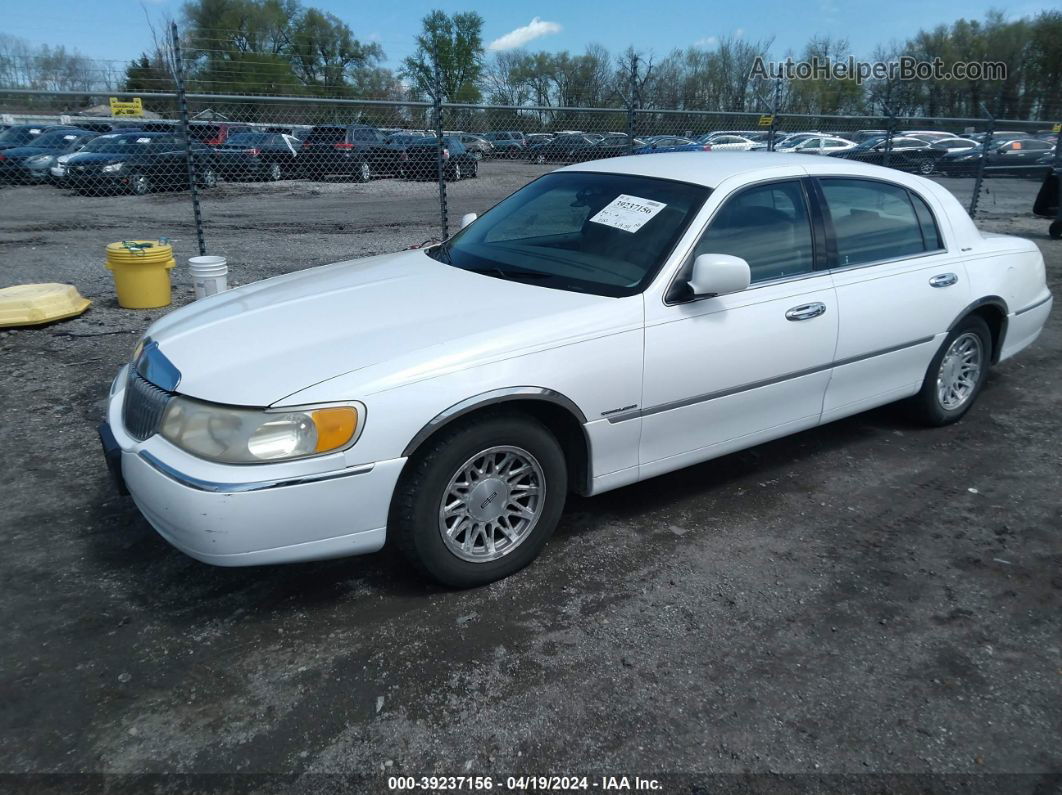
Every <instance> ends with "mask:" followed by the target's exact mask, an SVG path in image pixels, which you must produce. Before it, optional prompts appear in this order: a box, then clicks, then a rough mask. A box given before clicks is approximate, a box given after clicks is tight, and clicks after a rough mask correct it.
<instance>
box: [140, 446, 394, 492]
mask: <svg viewBox="0 0 1062 795" xmlns="http://www.w3.org/2000/svg"><path fill="white" fill-rule="evenodd" d="M139 456H140V457H141V458H142V459H144V461H146V462H147V463H148V464H150V465H151V466H152V467H154V468H155V469H156V470H158V471H159V472H161V473H162V474H163V475H166V477H168V478H170V479H171V480H175V481H177V482H178V483H180V484H181V485H182V486H187V487H188V488H190V489H195V490H196V491H207V492H212V493H216V494H240V493H243V492H248V491H264V490H266V489H277V488H283V487H285V486H298V485H301V484H303V483H319V482H320V481H323V480H335V479H336V478H345V477H348V476H350V475H364V474H365V473H366V472H371V471H372V470H373V467H374V466H375V464H361V465H359V466H352V467H347V468H346V469H336V470H332V471H330V472H316V473H313V474H310V475H295V476H293V477H290V478H283V479H278V480H256V481H252V482H250V483H215V482H214V481H211V480H202V479H200V478H195V477H192V476H191V475H186V474H184V473H183V472H181V471H180V470H177V469H174V468H173V467H172V466H170V465H169V464H167V463H165V462H163V461H160V460H159V459H158V458H157V457H156V456H154V455H152V454H151V453H149V452H148V451H147V450H141V451H140V453H139Z"/></svg>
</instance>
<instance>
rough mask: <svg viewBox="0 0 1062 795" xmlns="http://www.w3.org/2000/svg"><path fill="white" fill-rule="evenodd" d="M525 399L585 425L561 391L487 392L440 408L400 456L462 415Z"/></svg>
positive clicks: (512, 389)
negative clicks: (559, 410)
mask: <svg viewBox="0 0 1062 795" xmlns="http://www.w3.org/2000/svg"><path fill="white" fill-rule="evenodd" d="M524 397H527V398H532V399H535V400H544V401H546V402H547V403H555V404H557V405H558V406H561V407H563V408H565V409H567V410H568V411H569V412H570V413H571V414H573V415H574V416H575V418H576V419H577V420H578V421H579V424H580V425H586V415H585V414H583V412H582V409H580V408H579V407H578V406H577V405H576V404H575V403H574V402H573V401H572V400H571V399H570V398H567V397H565V396H564V395H562V394H561V393H560V392H555V391H553V390H552V389H546V388H544V387H540V386H511V387H505V388H504V389H494V390H492V391H490V392H483V393H482V394H479V395H473V396H472V397H470V398H465V399H464V400H462V401H460V402H458V403H454V404H453V405H452V406H450V407H449V408H447V409H443V410H442V411H441V412H439V413H438V414H436V415H435V416H434V417H433V418H432V419H431V420H430V421H429V422H428V424H427V425H425V426H424V427H423V428H421V429H420V430H419V431H418V432H417V434H416V436H414V437H413V438H412V439H411V440H410V442H409V444H407V445H406V448H405V449H404V450H403V451H402V456H403V457H404V458H408V457H409V456H410V455H411V454H412V453H413V451H414V450H416V449H417V448H418V447H419V446H420V445H421V443H422V442H423V441H424V440H425V439H427V438H428V437H429V436H431V435H432V434H433V433H435V431H437V430H438V429H439V428H441V427H442V426H443V425H446V424H447V423H448V422H451V421H452V420H455V419H457V418H458V417H460V416H461V415H462V414H467V413H468V412H470V411H473V410H475V409H481V408H484V407H485V406H493V405H496V404H498V403H505V402H507V401H510V400H518V399H520V398H524Z"/></svg>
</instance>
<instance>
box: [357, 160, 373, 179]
mask: <svg viewBox="0 0 1062 795" xmlns="http://www.w3.org/2000/svg"><path fill="white" fill-rule="evenodd" d="M354 177H355V179H357V180H358V182H368V181H369V180H370V179H372V169H371V168H369V164H368V163H367V162H365V161H364V160H362V161H361V162H360V163H358V165H357V169H356V170H355V172H354Z"/></svg>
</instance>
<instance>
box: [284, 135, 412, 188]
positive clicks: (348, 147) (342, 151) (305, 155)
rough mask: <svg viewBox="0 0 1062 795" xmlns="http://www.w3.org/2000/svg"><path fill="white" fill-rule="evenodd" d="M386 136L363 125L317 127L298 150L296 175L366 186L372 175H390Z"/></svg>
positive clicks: (391, 152)
mask: <svg viewBox="0 0 1062 795" xmlns="http://www.w3.org/2000/svg"><path fill="white" fill-rule="evenodd" d="M387 141H388V136H386V135H385V134H384V133H383V132H381V131H380V130H377V129H376V128H375V127H368V126H366V125H364V124H351V125H346V126H344V125H340V124H319V125H317V126H316V127H314V128H313V129H312V130H310V133H309V135H307V136H306V138H305V140H303V142H302V146H301V147H300V148H299V160H298V171H299V175H300V176H301V177H303V178H305V179H324V178H325V177H328V176H332V175H337V176H350V177H353V178H354V179H356V180H357V181H358V182H368V181H369V180H370V179H372V176H373V174H393V173H394V169H395V150H394V149H393V148H392V147H391V146H390V145H389V144H388V143H387Z"/></svg>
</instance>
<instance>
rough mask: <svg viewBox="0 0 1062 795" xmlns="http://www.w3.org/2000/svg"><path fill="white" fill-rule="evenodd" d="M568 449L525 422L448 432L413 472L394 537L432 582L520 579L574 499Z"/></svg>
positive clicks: (398, 501)
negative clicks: (517, 575)
mask: <svg viewBox="0 0 1062 795" xmlns="http://www.w3.org/2000/svg"><path fill="white" fill-rule="evenodd" d="M567 479H568V471H567V465H566V463H565V460H564V454H563V452H562V451H561V448H560V445H559V444H558V443H557V440H556V439H555V438H554V436H553V434H551V433H550V432H549V431H548V430H547V429H546V428H545V427H544V426H543V425H541V424H540V423H538V422H537V421H535V420H533V419H531V418H530V417H523V416H521V415H519V414H495V415H488V416H486V417H484V416H480V417H477V419H476V420H475V421H470V422H466V423H461V424H460V425H458V426H456V427H454V428H453V429H448V430H444V431H442V432H441V433H440V434H439V435H438V436H437V437H436V438H434V439H432V440H429V442H428V443H427V445H426V447H425V448H424V449H422V450H420V451H418V452H417V454H416V456H415V457H414V458H413V459H412V460H411V461H410V462H409V464H408V465H407V470H406V472H405V473H404V474H403V476H402V480H401V481H400V482H399V485H398V488H397V489H396V491H395V497H394V502H393V504H392V507H391V520H390V522H389V530H390V532H391V535H392V538H393V539H394V541H395V543H396V545H397V546H398V548H399V550H401V552H402V554H403V555H405V556H406V558H407V559H408V560H409V561H410V562H411V563H412V564H413V565H414V566H415V567H416V568H417V569H419V570H420V571H421V572H422V573H423V574H426V575H427V576H429V577H431V578H432V579H434V580H437V581H438V582H441V583H443V584H444V585H450V586H454V587H459V588H469V587H474V586H477V585H485V584H487V583H490V582H494V581H495V580H499V579H501V578H503V577H507V576H509V575H510V574H512V573H514V572H516V571H519V570H520V569H522V568H523V567H524V566H526V565H527V564H528V563H530V562H531V561H532V560H534V559H535V557H537V556H538V554H539V553H540V552H541V551H542V548H543V546H545V544H546V542H547V541H548V540H549V537H550V536H551V535H552V534H553V530H554V528H555V527H556V526H557V521H558V520H559V519H560V515H561V511H562V510H563V509H564V500H565V497H566V495H567Z"/></svg>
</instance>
